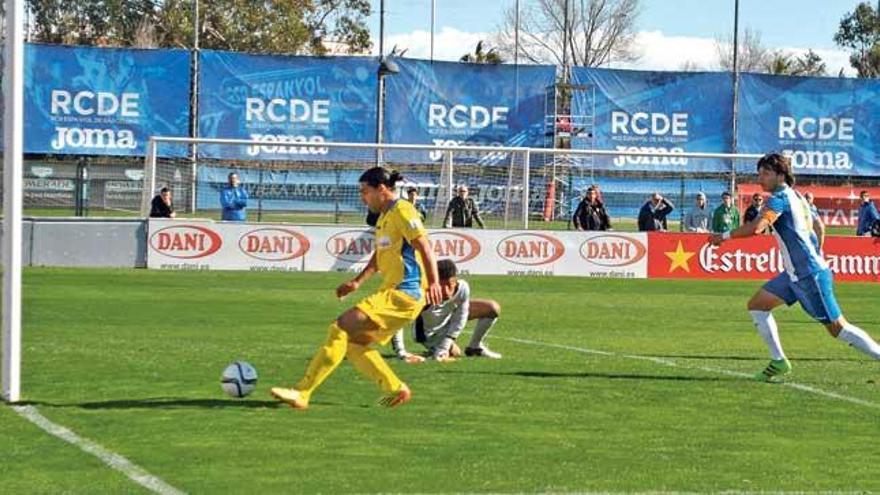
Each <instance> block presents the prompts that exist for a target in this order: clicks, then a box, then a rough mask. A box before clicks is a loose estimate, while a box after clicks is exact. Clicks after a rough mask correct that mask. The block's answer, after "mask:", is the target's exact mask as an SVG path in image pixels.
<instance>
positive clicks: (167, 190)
mask: <svg viewBox="0 0 880 495" xmlns="http://www.w3.org/2000/svg"><path fill="white" fill-rule="evenodd" d="M167 192H171V189H168V188H167V187H163V188H162V189H159V194H165V193H167Z"/></svg>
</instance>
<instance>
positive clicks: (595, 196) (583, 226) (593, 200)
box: [571, 186, 611, 230]
mask: <svg viewBox="0 0 880 495" xmlns="http://www.w3.org/2000/svg"><path fill="white" fill-rule="evenodd" d="M571 221H572V223H574V229H575V230H609V229H611V221H610V220H609V218H608V212H607V211H606V210H605V204H604V203H602V200H600V199H599V190H598V188H596V187H594V186H590V187H588V188H587V192H586V194H584V199H582V200H581V202H580V203H578V206H577V209H576V210H575V211H574V215H573V216H572V218H571Z"/></svg>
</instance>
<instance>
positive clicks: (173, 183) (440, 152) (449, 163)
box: [141, 138, 527, 228]
mask: <svg viewBox="0 0 880 495" xmlns="http://www.w3.org/2000/svg"><path fill="white" fill-rule="evenodd" d="M184 148H187V149H189V150H192V152H191V153H190V154H189V155H188V156H190V158H181V156H187V154H186V153H181V151H182V150H183V149H184ZM192 156H197V157H198V158H197V159H193V158H191V157H192ZM525 156H526V154H525V153H524V152H523V151H517V152H499V151H497V150H495V149H493V148H489V147H484V148H462V149H453V148H434V147H430V146H397V145H395V146H386V147H380V146H376V145H370V144H337V143H321V142H302V143H299V142H298V143H275V142H260V141H236V140H198V139H192V140H190V139H173V140H163V139H162V138H157V139H154V140H153V141H151V145H150V146H149V151H148V154H147V157H146V164H145V168H144V189H143V192H142V196H141V210H142V214H144V215H147V214H148V213H149V208H150V202H151V200H152V198H153V197H155V195H156V194H158V192H159V191H160V190H161V189H162V188H168V190H169V191H171V194H172V198H173V199H172V202H173V206H174V209H175V211H176V212H177V213H178V215H196V216H202V217H210V218H220V215H221V204H220V191H221V190H222V189H223V187H224V186H225V185H226V184H227V181H228V177H229V175H230V174H231V173H233V172H234V173H236V174H238V176H239V178H240V180H241V183H242V185H243V187H244V188H245V190H246V191H247V192H248V196H249V199H248V207H247V218H248V221H256V222H286V223H346V224H362V223H363V221H364V219H365V217H366V213H367V210H366V207H365V206H364V205H363V204H362V203H361V200H360V194H359V189H358V177H359V176H360V174H361V173H363V171H364V170H366V169H368V168H369V167H372V166H375V165H377V164H381V165H382V166H385V167H387V168H389V169H393V170H397V171H399V172H400V173H401V174H402V175H403V177H404V180H403V182H402V183H399V184H398V191H399V194H400V195H401V197H406V195H407V191H408V190H410V189H415V191H416V194H417V195H418V201H417V202H418V204H420V205H421V206H422V207H423V208H424V209H425V211H426V213H427V221H426V223H427V225H428V226H429V227H440V226H442V225H443V222H444V218H445V214H446V208H447V205H448V203H449V201H450V200H451V198H452V197H453V196H454V195H455V194H457V191H458V189H459V188H460V187H461V186H466V187H467V188H468V189H469V195H470V196H471V197H472V198H473V199H474V200H475V202H476V204H477V205H479V210H480V215H481V218H482V220H483V221H484V223H485V224H486V227H488V228H505V227H506V228H515V227H519V226H521V225H522V224H523V219H524V211H525V210H524V205H525V204H526V203H527V202H526V198H525V196H524V184H525V181H526V168H525Z"/></svg>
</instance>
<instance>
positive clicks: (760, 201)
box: [742, 193, 819, 234]
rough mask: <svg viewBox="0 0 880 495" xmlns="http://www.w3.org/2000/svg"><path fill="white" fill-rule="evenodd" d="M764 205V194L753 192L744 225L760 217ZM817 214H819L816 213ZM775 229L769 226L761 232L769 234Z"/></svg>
mask: <svg viewBox="0 0 880 495" xmlns="http://www.w3.org/2000/svg"><path fill="white" fill-rule="evenodd" d="M763 206H764V196H761V194H760V193H755V194H752V202H751V204H749V207H748V208H746V211H745V213H744V214H743V220H742V223H743V225H745V224H747V223H749V222H751V221H752V220H754V219H756V218H758V215H760V214H761V208H762V207H763ZM816 216H819V214H818V213H816ZM772 231H773V227H767V230H765V231H764V232H761V234H769V233H770V232H772Z"/></svg>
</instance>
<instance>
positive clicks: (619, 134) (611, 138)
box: [572, 67, 733, 172]
mask: <svg viewBox="0 0 880 495" xmlns="http://www.w3.org/2000/svg"><path fill="white" fill-rule="evenodd" d="M572 81H573V83H574V84H575V85H582V86H585V89H584V90H580V91H574V94H573V96H574V98H573V103H572V115H573V116H574V117H573V121H574V122H577V121H578V116H581V117H582V118H581V120H583V121H584V122H587V123H589V122H595V124H594V125H593V128H592V129H590V128H587V129H583V130H579V129H574V130H573V131H572V132H575V133H577V132H582V133H589V132H591V131H592V134H593V138H592V139H589V138H588V136H587V137H585V136H580V138H577V136H575V137H573V139H572V144H573V147H579V148H587V147H592V148H595V149H610V150H621V151H666V152H672V153H684V152H707V153H728V152H730V151H731V149H732V146H733V79H732V76H731V75H730V74H725V73H713V72H649V71H632V70H614V69H593V68H585V67H575V68H573V69H572ZM587 127H589V126H587ZM594 163H595V165H594V166H595V167H596V168H604V169H612V170H647V171H676V172H677V171H683V172H724V171H727V170H730V167H731V165H730V162H728V161H725V160H708V159H687V158H675V157H673V158H668V157H667V158H653V157H640V156H617V157H613V158H612V159H604V158H602V159H599V158H596V159H595V160H594Z"/></svg>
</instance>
